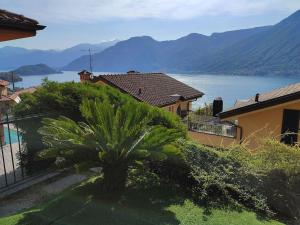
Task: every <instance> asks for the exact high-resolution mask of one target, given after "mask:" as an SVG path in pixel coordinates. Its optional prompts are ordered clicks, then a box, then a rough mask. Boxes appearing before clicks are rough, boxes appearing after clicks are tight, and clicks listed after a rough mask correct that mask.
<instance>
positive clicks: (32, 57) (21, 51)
mask: <svg viewBox="0 0 300 225" xmlns="http://www.w3.org/2000/svg"><path fill="white" fill-rule="evenodd" d="M117 42H118V41H117V40H115V41H108V42H102V43H100V44H79V45H76V46H73V47H71V48H67V49H64V50H36V49H33V50H32V49H25V48H19V47H3V48H0V69H2V70H7V69H11V68H16V67H19V66H21V65H34V64H40V63H43V64H47V65H49V66H51V67H54V68H60V67H62V66H64V65H66V64H68V63H69V62H71V61H73V60H74V59H76V58H78V57H80V56H82V55H87V54H88V52H87V50H88V49H89V48H90V49H91V50H92V52H94V53H97V52H101V51H103V50H104V49H106V48H108V47H110V46H113V45H114V44H116V43H117Z"/></svg>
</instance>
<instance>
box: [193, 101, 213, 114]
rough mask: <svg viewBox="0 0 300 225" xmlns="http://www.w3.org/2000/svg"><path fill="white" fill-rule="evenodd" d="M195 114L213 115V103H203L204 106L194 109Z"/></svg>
mask: <svg viewBox="0 0 300 225" xmlns="http://www.w3.org/2000/svg"><path fill="white" fill-rule="evenodd" d="M195 114H196V115H201V116H212V115H213V104H212V103H209V104H207V103H204V106H202V107H200V108H199V109H197V110H196V111H195Z"/></svg>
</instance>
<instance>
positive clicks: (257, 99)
mask: <svg viewBox="0 0 300 225" xmlns="http://www.w3.org/2000/svg"><path fill="white" fill-rule="evenodd" d="M258 101H259V93H257V94H256V95H255V102H258Z"/></svg>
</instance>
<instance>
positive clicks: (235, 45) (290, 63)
mask: <svg viewBox="0 0 300 225" xmlns="http://www.w3.org/2000/svg"><path fill="white" fill-rule="evenodd" d="M88 48H92V49H97V50H96V53H95V54H93V57H92V59H93V60H92V64H93V68H94V71H111V72H126V71H129V70H138V71H141V72H148V71H151V72H155V71H160V72H174V73H176V72H178V73H210V74H239V75H300V10H299V11H297V12H295V13H294V14H292V15H291V16H289V17H288V18H286V19H284V20H283V21H281V22H280V23H278V24H276V25H272V26H265V27H257V28H251V29H243V30H236V31H228V32H224V33H214V34H212V35H210V36H206V35H202V34H197V33H192V34H189V35H187V36H185V37H182V38H179V39H177V40H170V41H156V40H154V39H153V38H151V37H149V36H142V37H132V38H130V39H128V40H125V41H120V42H117V41H115V42H106V43H101V44H99V45H89V44H82V45H78V46H74V47H73V48H69V49H66V50H63V51H53V50H50V51H41V50H27V49H22V48H12V47H6V48H2V49H0V69H3V68H4V67H9V68H15V67H17V66H20V65H26V64H38V63H45V64H47V65H49V66H51V67H54V68H59V69H61V70H74V71H79V70H83V69H89V61H90V60H89V56H88V54H87V53H86V52H83V51H82V50H84V49H88Z"/></svg>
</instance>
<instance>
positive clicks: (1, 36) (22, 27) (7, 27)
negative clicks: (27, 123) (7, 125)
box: [0, 9, 45, 143]
mask: <svg viewBox="0 0 300 225" xmlns="http://www.w3.org/2000/svg"><path fill="white" fill-rule="evenodd" d="M43 29H45V26H43V25H40V24H39V22H38V21H36V20H34V19H31V18H28V17H25V16H23V15H20V14H16V13H13V12H9V11H6V10H2V9H0V42H2V41H9V40H15V39H20V38H28V37H33V36H36V33H37V31H39V30H43ZM8 85H9V83H8V82H7V81H4V80H0V118H2V115H3V114H5V113H7V111H8V110H9V109H10V107H11V105H12V104H15V103H18V102H19V101H20V99H19V95H18V94H17V93H14V94H12V95H9V93H8ZM0 139H1V141H2V143H4V129H3V125H0Z"/></svg>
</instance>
